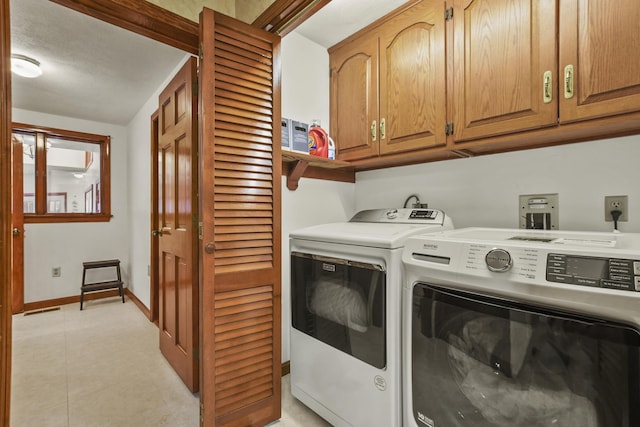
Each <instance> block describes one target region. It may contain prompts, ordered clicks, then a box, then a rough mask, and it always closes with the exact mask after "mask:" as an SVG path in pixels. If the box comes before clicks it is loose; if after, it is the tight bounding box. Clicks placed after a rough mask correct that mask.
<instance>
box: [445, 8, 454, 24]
mask: <svg viewBox="0 0 640 427" xmlns="http://www.w3.org/2000/svg"><path fill="white" fill-rule="evenodd" d="M452 19H453V8H452V7H450V8H449V9H445V10H444V20H445V21H451V20H452Z"/></svg>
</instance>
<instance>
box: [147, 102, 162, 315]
mask: <svg viewBox="0 0 640 427" xmlns="http://www.w3.org/2000/svg"><path fill="white" fill-rule="evenodd" d="M159 120H160V111H159V110H156V111H154V112H153V114H152V115H151V119H150V125H151V168H150V169H151V170H150V172H151V179H150V182H151V210H150V212H151V218H150V222H149V225H150V226H151V229H150V230H149V236H150V237H149V239H150V252H149V253H150V256H151V259H150V261H149V299H150V300H151V301H150V307H149V320H150V321H152V322H153V323H155V324H156V325H158V322H159V319H160V315H159V311H160V284H159V282H158V277H159V276H158V272H159V271H158V268H159V244H158V237H157V236H156V235H155V234H154V231H156V230H159V229H160V226H159V219H158V203H159V193H158V142H159V140H158V135H159V133H158V132H159Z"/></svg>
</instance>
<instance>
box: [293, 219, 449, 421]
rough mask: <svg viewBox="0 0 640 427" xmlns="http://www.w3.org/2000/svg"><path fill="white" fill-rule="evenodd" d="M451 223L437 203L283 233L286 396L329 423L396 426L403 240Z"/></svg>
mask: <svg viewBox="0 0 640 427" xmlns="http://www.w3.org/2000/svg"><path fill="white" fill-rule="evenodd" d="M451 228H453V224H452V221H451V219H449V218H448V217H446V216H445V214H444V213H443V212H441V211H438V210H434V209H385V210H370V211H362V212H360V213H358V214H356V215H355V216H354V217H353V218H352V219H351V220H350V221H349V222H344V223H333V224H324V225H318V226H314V227H310V228H305V229H302V230H297V231H294V232H292V233H291V234H290V237H291V310H292V315H291V319H292V325H291V392H292V394H293V396H295V397H296V398H297V399H299V400H300V401H302V402H303V403H304V404H305V405H307V406H308V407H310V408H311V409H313V410H314V411H315V412H316V413H318V414H319V415H320V416H322V417H323V418H324V419H326V420H327V421H328V422H330V423H331V424H333V425H334V426H353V427H376V426H378V427H395V426H400V425H401V423H402V406H401V386H400V380H401V367H400V345H401V331H400V325H401V316H400V309H401V294H402V274H401V257H402V247H403V245H404V242H405V240H406V239H407V238H408V237H409V236H411V235H415V234H420V233H427V232H438V231H442V230H446V229H451Z"/></svg>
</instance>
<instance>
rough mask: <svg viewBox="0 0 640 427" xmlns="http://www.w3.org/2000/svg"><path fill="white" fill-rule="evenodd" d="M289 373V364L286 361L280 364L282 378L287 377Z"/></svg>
mask: <svg viewBox="0 0 640 427" xmlns="http://www.w3.org/2000/svg"><path fill="white" fill-rule="evenodd" d="M290 373H291V362H290V361H289V360H287V361H286V362H284V363H283V364H282V376H283V377H284V376H285V375H289V374H290Z"/></svg>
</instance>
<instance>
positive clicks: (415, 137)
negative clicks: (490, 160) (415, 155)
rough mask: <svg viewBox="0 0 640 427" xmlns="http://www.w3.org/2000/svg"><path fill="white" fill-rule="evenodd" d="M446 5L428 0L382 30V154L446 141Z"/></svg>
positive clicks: (395, 19)
mask: <svg viewBox="0 0 640 427" xmlns="http://www.w3.org/2000/svg"><path fill="white" fill-rule="evenodd" d="M444 26H445V20H444V4H443V3H442V2H437V1H428V2H427V1H423V2H421V3H418V4H417V5H415V6H413V7H412V8H410V9H408V10H407V11H405V12H403V13H402V14H400V15H398V16H397V17H395V18H393V19H392V20H391V21H389V22H388V23H386V24H385V25H384V26H383V28H382V31H381V32H380V38H379V44H380V116H379V120H380V126H379V139H380V154H385V153H391V152H399V151H406V150H413V149H419V148H428V147H434V146H438V145H444V144H445V143H446V134H445V124H446V101H445V97H446V91H445V44H444V40H445V38H444Z"/></svg>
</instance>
